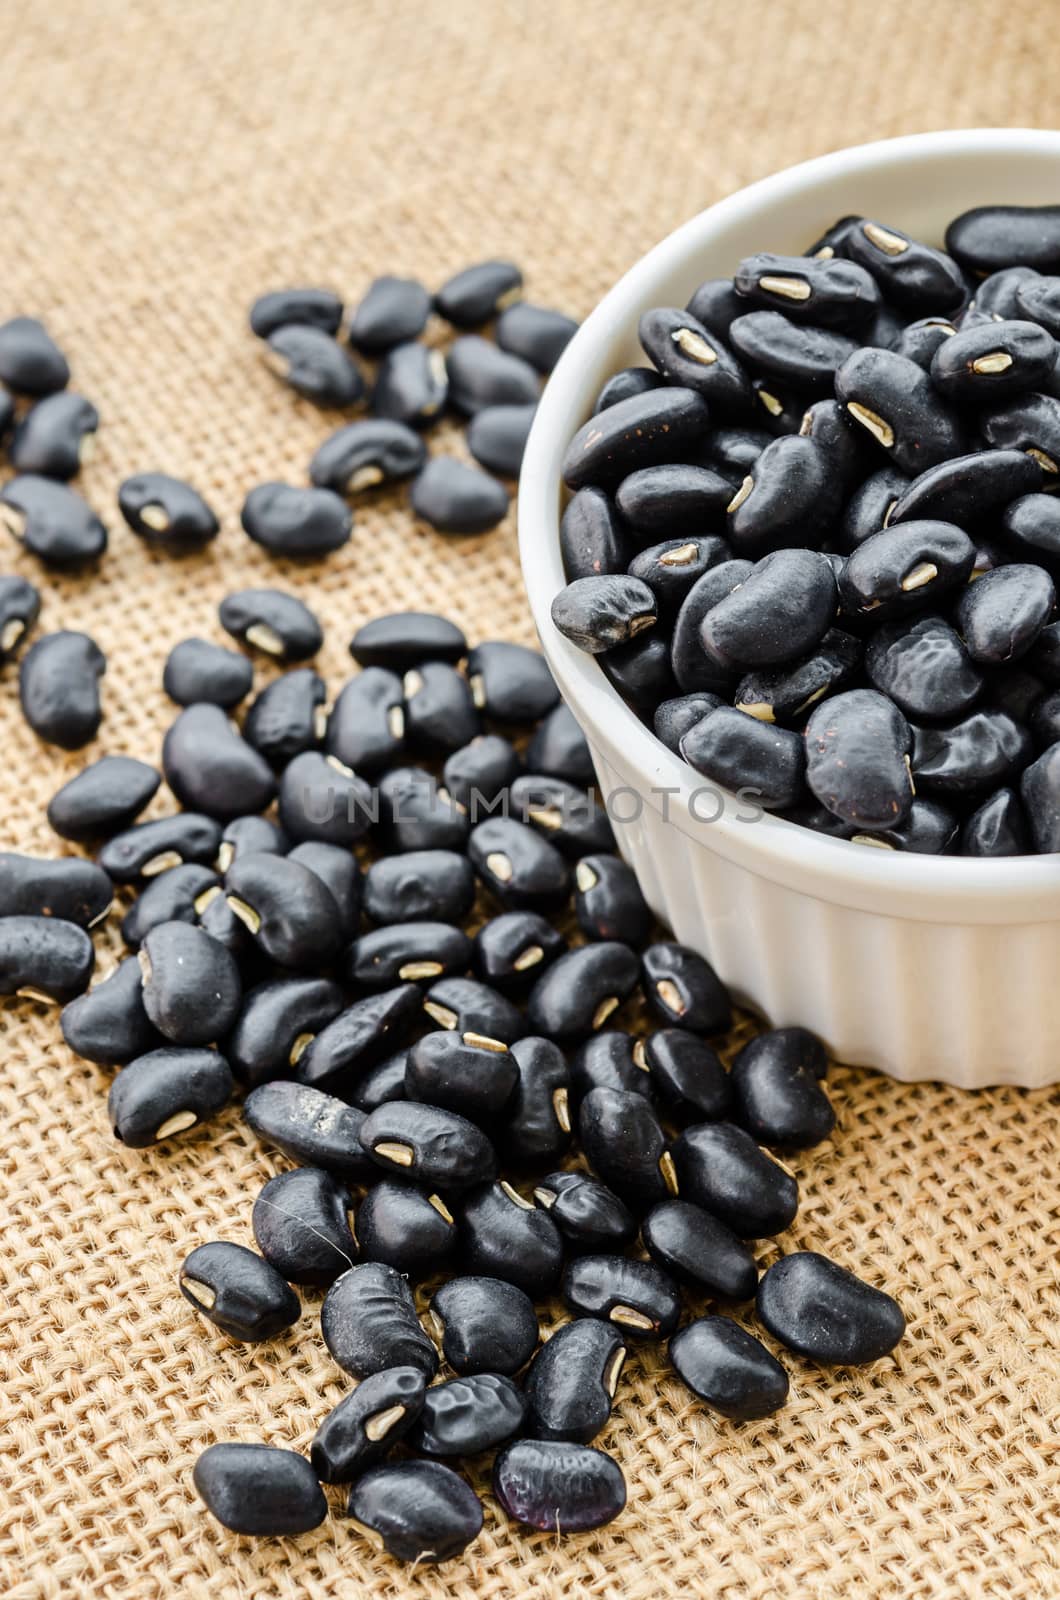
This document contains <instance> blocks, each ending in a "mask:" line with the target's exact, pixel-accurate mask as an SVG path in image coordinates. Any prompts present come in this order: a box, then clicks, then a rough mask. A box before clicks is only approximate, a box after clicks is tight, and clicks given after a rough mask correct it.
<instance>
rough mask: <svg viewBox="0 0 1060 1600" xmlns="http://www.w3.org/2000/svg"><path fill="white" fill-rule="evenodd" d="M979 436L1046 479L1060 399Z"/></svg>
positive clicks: (1011, 412) (1028, 408)
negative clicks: (1029, 460) (1031, 462)
mask: <svg viewBox="0 0 1060 1600" xmlns="http://www.w3.org/2000/svg"><path fill="white" fill-rule="evenodd" d="M979 427H980V430H981V432H982V435H983V438H984V439H985V440H986V442H987V444H988V445H989V446H990V448H991V449H992V450H1025V451H1026V452H1027V454H1028V455H1029V456H1033V457H1034V459H1035V460H1036V461H1037V462H1038V464H1039V465H1040V466H1041V467H1042V468H1043V470H1044V471H1045V472H1047V473H1049V474H1050V480H1049V481H1051V479H1052V478H1053V477H1054V476H1055V474H1056V473H1058V472H1060V400H1058V399H1056V398H1055V397H1054V396H1053V395H1050V394H1021V395H1017V396H1016V398H1015V399H1013V400H1005V401H1002V402H1001V403H1000V404H999V405H995V406H992V407H991V409H990V410H989V411H983V412H981V413H980V415H979ZM0 499H2V496H0Z"/></svg>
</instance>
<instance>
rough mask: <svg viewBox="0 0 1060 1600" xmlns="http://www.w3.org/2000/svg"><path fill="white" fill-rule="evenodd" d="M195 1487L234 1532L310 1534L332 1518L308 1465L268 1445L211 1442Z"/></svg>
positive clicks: (199, 1463)
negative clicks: (327, 1517) (312, 1529)
mask: <svg viewBox="0 0 1060 1600" xmlns="http://www.w3.org/2000/svg"><path fill="white" fill-rule="evenodd" d="M194 1482H195V1488H196V1489H197V1491H198V1493H199V1494H200V1495H201V1497H202V1499H203V1500H204V1501H205V1503H206V1509H207V1510H208V1511H210V1512H211V1513H212V1514H213V1515H214V1516H215V1517H216V1518H217V1520H218V1522H220V1523H221V1525H222V1527H225V1528H229V1529H230V1530H231V1531H232V1532H233V1533H249V1534H256V1535H267V1536H269V1537H281V1536H283V1535H286V1534H295V1533H308V1532H309V1530H310V1529H311V1528H317V1527H319V1526H320V1524H321V1523H322V1522H323V1520H324V1518H325V1517H326V1516H327V1514H328V1503H327V1501H326V1500H325V1499H324V1493H323V1490H322V1489H321V1487H320V1485H319V1483H318V1482H317V1479H316V1473H315V1472H314V1471H313V1469H312V1467H311V1466H310V1465H309V1462H308V1461H307V1460H306V1459H305V1457H304V1456H299V1455H296V1454H295V1452H294V1451H293V1450H277V1449H274V1448H273V1446H272V1445H267V1444H212V1445H210V1446H209V1448H208V1449H206V1450H204V1451H203V1453H202V1455H201V1456H200V1457H199V1459H198V1461H196V1463H195V1472H194Z"/></svg>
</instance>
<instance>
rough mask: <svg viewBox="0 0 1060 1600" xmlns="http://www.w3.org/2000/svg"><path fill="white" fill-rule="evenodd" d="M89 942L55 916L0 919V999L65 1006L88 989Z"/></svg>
mask: <svg viewBox="0 0 1060 1600" xmlns="http://www.w3.org/2000/svg"><path fill="white" fill-rule="evenodd" d="M94 962H95V951H94V950H93V948H92V940H91V939H90V938H89V936H88V934H87V933H86V932H85V930H84V929H83V928H79V927H78V926H77V924H76V923H75V922H63V921H61V920H60V919H58V918H57V917H32V916H14V917H0V995H17V996H19V997H20V998H22V999H25V1000H39V1001H40V1002H42V1004H46V1005H47V1004H51V1003H53V1002H54V1003H57V1004H59V1005H65V1003H66V1002H67V1001H68V1000H73V999H74V998H75V996H76V995H79V994H83V993H84V991H85V990H86V989H87V988H88V982H89V979H90V978H91V976H92V967H93V964H94Z"/></svg>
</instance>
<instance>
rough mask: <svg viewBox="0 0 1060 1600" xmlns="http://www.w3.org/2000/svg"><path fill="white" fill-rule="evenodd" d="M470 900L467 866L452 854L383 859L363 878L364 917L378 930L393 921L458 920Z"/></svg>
mask: <svg viewBox="0 0 1060 1600" xmlns="http://www.w3.org/2000/svg"><path fill="white" fill-rule="evenodd" d="M474 898H475V875H474V872H473V871H472V868H471V863H470V862H469V861H468V859H467V857H466V856H461V855H457V854H456V853H455V852H454V851H452V850H409V851H406V852H405V854H404V855H399V856H389V857H387V856H384V857H381V858H380V859H379V860H378V861H374V862H373V863H372V865H371V866H370V867H369V868H368V871H367V872H366V873H365V877H364V909H365V913H366V915H367V916H368V917H369V919H370V920H371V921H372V922H374V923H376V924H378V925H379V926H382V927H386V926H388V925H389V924H391V923H395V922H463V920H464V918H465V917H466V916H467V914H468V912H469V911H470V910H471V906H472V904H473V902H474Z"/></svg>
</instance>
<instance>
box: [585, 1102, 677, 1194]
mask: <svg viewBox="0 0 1060 1600" xmlns="http://www.w3.org/2000/svg"><path fill="white" fill-rule="evenodd" d="M578 1132H579V1135H580V1137H581V1144H582V1149H583V1150H584V1152H585V1156H586V1159H587V1160H588V1162H589V1165H590V1166H591V1167H592V1168H593V1170H594V1171H595V1172H596V1173H598V1174H599V1176H600V1178H601V1179H602V1180H603V1182H604V1183H605V1184H606V1185H607V1186H608V1187H609V1188H611V1189H613V1190H614V1191H615V1193H616V1194H618V1195H620V1196H621V1198H622V1199H623V1200H624V1201H626V1202H627V1203H628V1204H629V1205H630V1206H631V1207H633V1208H634V1209H635V1210H644V1209H645V1208H646V1207H648V1206H651V1205H654V1204H656V1203H657V1202H659V1201H661V1200H664V1199H665V1198H666V1196H667V1194H676V1193H677V1178H676V1175H675V1173H674V1165H673V1160H672V1158H671V1156H670V1153H669V1151H668V1150H667V1147H666V1135H665V1134H664V1132H663V1130H662V1128H661V1126H660V1124H659V1122H658V1120H657V1118H656V1116H655V1113H654V1111H653V1110H652V1108H651V1105H650V1103H649V1101H648V1099H647V1097H646V1096H645V1095H644V1094H638V1093H636V1092H630V1091H628V1090H624V1089H606V1088H596V1089H592V1090H590V1092H589V1093H588V1094H587V1095H586V1096H585V1098H584V1100H583V1101H582V1103H581V1110H580V1113H579V1118H578Z"/></svg>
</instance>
